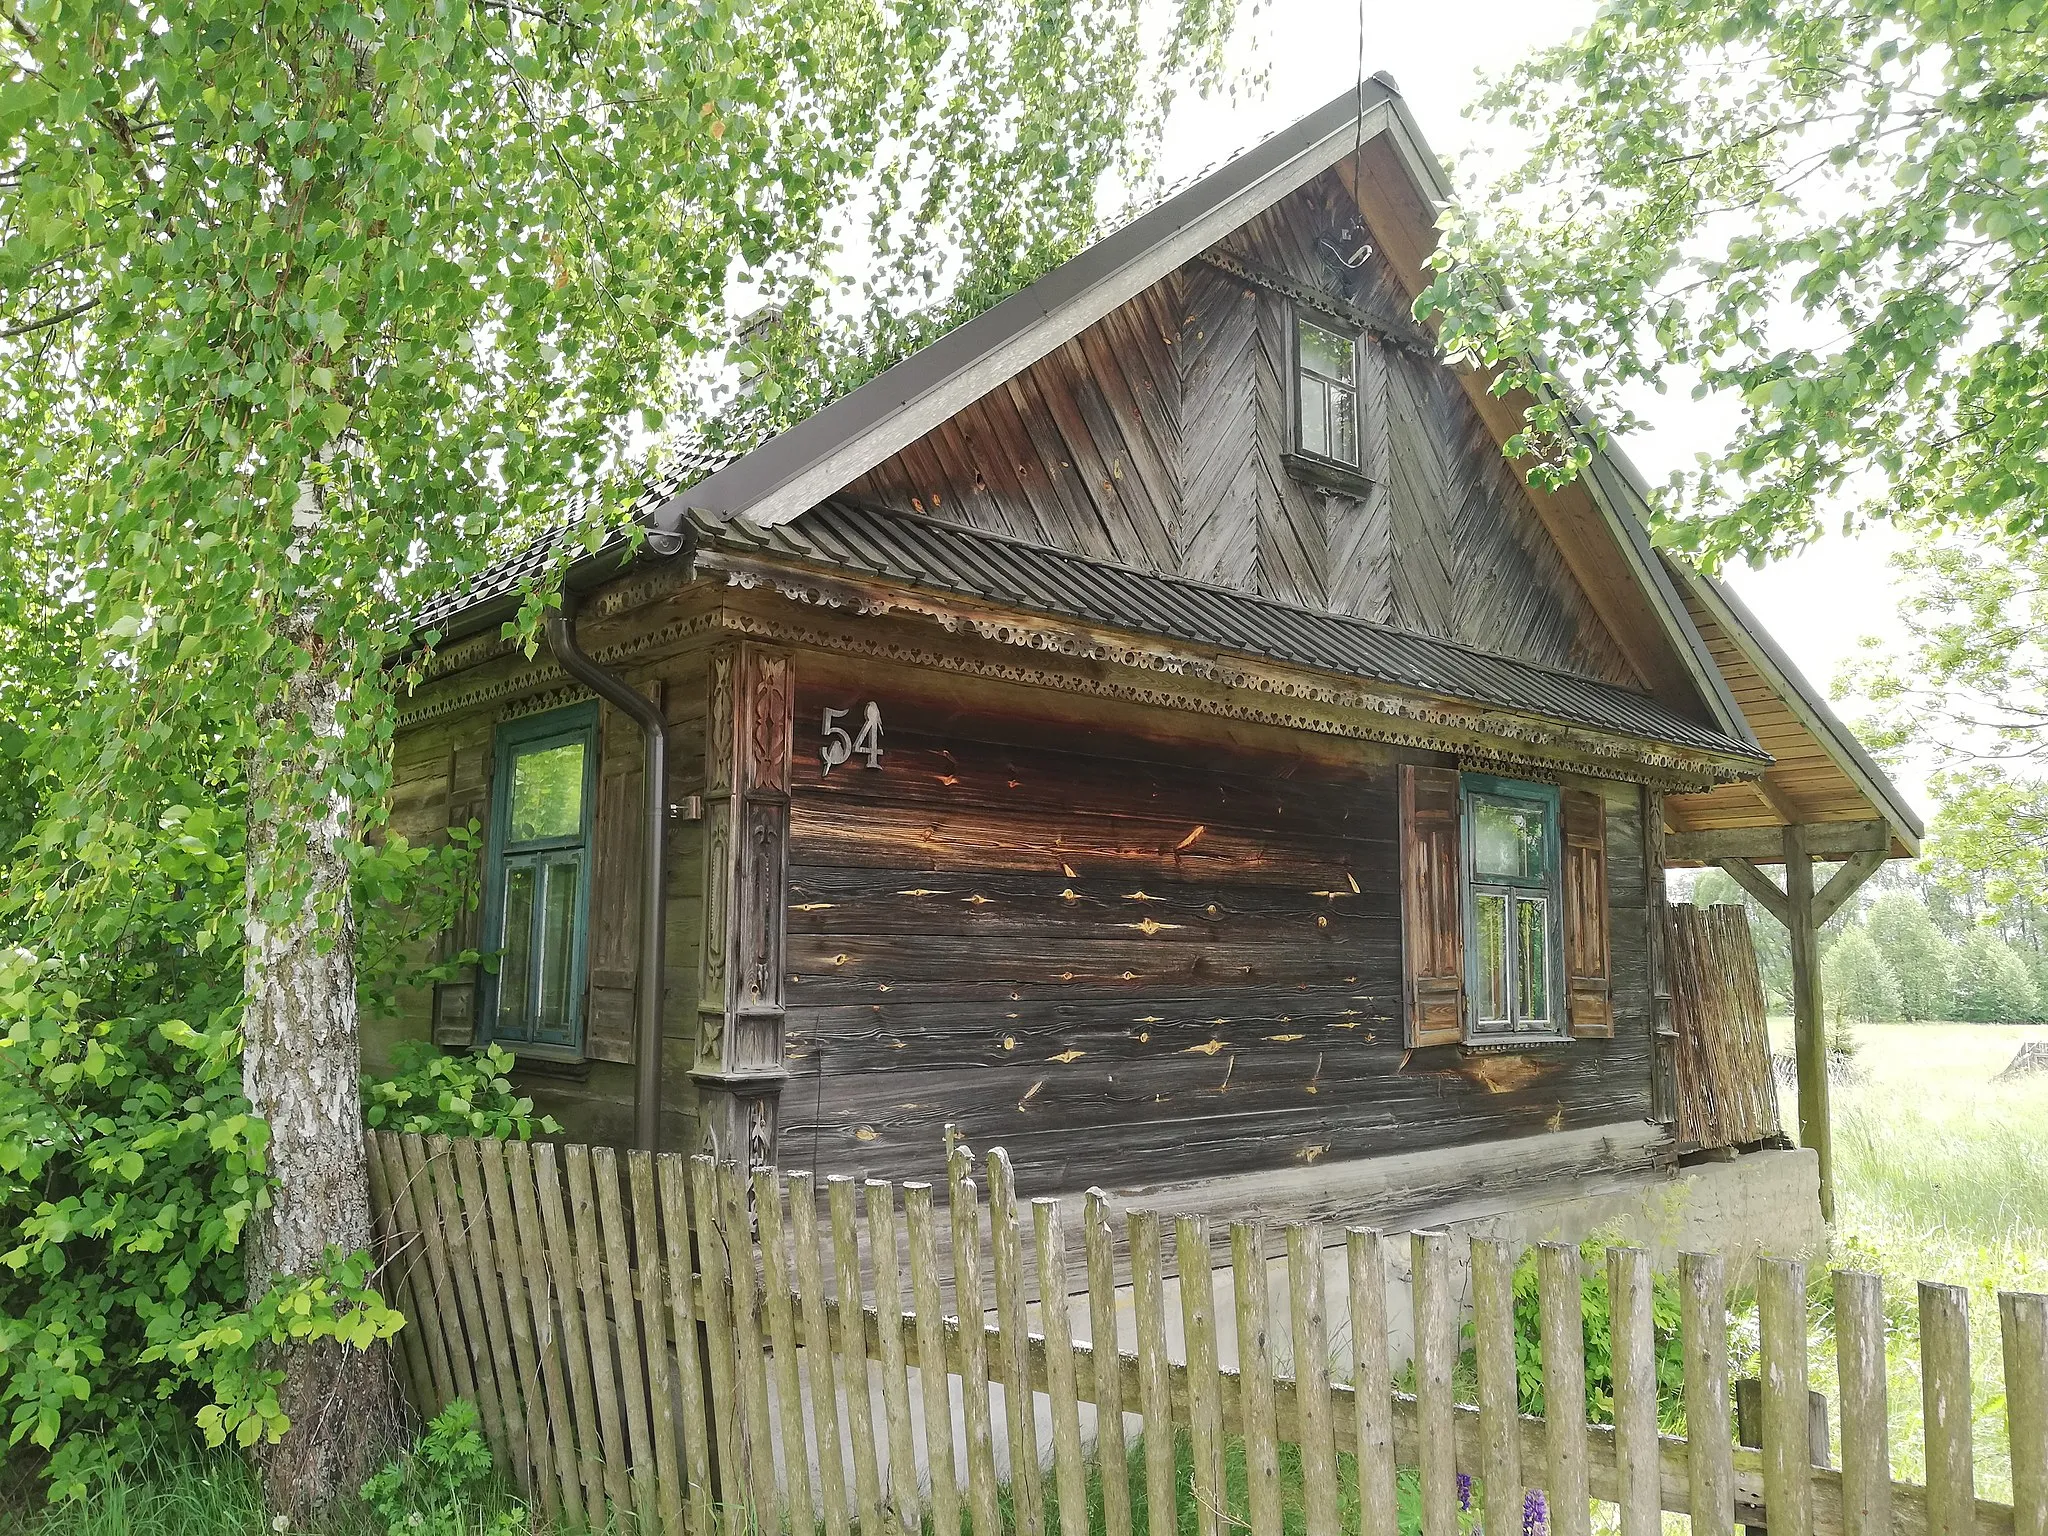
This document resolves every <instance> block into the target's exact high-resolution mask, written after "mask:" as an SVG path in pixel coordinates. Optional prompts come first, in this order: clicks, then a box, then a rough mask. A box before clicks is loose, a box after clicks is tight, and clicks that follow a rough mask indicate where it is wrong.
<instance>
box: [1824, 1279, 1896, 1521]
mask: <svg viewBox="0 0 2048 1536" xmlns="http://www.w3.org/2000/svg"><path fill="white" fill-rule="evenodd" d="M1835 1374H1836V1379H1837V1380H1839V1381H1840V1382H1841V1392H1842V1533H1843V1536H1890V1532H1891V1528H1892V1458H1891V1443H1890V1429H1889V1413H1888V1405H1887V1403H1886V1400H1885V1399H1886V1390H1885V1357H1884V1282H1883V1281H1882V1280H1880V1279H1879V1278H1878V1277H1877V1276H1876V1275H1864V1274H1855V1273H1852V1272H1850V1271H1847V1270H1841V1271H1837V1272H1836V1275H1835Z"/></svg>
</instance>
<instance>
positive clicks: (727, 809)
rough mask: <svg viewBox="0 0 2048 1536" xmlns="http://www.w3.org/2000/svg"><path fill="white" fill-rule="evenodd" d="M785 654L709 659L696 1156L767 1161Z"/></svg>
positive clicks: (776, 1040) (726, 654) (784, 871)
mask: <svg viewBox="0 0 2048 1536" xmlns="http://www.w3.org/2000/svg"><path fill="white" fill-rule="evenodd" d="M792 672H793V669H792V666H791V662H790V657H789V654H788V653H787V652H786V651H775V650H769V649H767V648H765V647H762V646H758V645H753V644H751V643H748V644H738V645H723V646H720V647H719V648H718V649H717V650H715V651H713V652H712V653H711V669H710V690H711V691H710V697H709V699H708V700H707V701H706V702H707V708H706V715H705V730H704V935H703V943H702V947H701V950H700V955H701V958H700V960H699V962H698V991H697V997H698V1002H697V1014H698V1018H697V1059H696V1062H695V1064H694V1066H693V1067H692V1069H691V1072H690V1076H691V1078H692V1080H693V1081H694V1082H695V1083H696V1085H697V1093H698V1103H699V1106H700V1113H701V1114H702V1117H703V1123H702V1126H701V1130H700V1135H701V1137H702V1141H703V1148H702V1150H704V1151H705V1152H708V1153H710V1154H711V1155H713V1156H715V1157H717V1158H720V1159H722V1160H724V1161H727V1162H733V1163H738V1164H739V1165H740V1166H741V1167H760V1166H763V1165H765V1164H772V1163H773V1162H774V1161H775V1128H776V1119H777V1106H778V1104H779V1101H780V1099H781V1095H782V1082H783V1079H784V1078H785V1077H786V1076H787V1075H788V1073H787V1069H786V1068H785V1067H784V1066H783V1057H782V1053H783V1038H782V1034H783V1030H782V1024H783V1009H782V977H783V972H784V969H785V967H784V965H783V912H784V906H785V903H786V902H787V900H788V896H787V890H786V888H787V885H788V873H789V871H788V866H789V778H790V711H791V708H792V701H793V699H794V694H795V689H794V683H793V676H792Z"/></svg>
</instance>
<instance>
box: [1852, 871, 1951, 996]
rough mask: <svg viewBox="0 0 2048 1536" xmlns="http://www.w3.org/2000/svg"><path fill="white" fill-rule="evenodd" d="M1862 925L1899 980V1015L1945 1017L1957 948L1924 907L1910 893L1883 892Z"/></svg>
mask: <svg viewBox="0 0 2048 1536" xmlns="http://www.w3.org/2000/svg"><path fill="white" fill-rule="evenodd" d="M1864 922H1865V926H1866V927H1867V928H1868V929H1869V931H1870V941H1871V942H1872V943H1873V944H1875V945H1876V946H1877V951H1878V953H1879V954H1880V955H1882V956H1883V957H1884V958H1885V961H1886V963H1887V964H1889V965H1890V966H1891V968H1892V974H1893V975H1894V976H1896V977H1897V978H1898V981H1899V1006H1900V1011H1901V1014H1902V1016H1903V1017H1905V1018H1908V1019H1914V1020H1924V1019H1939V1018H1942V1017H1945V1016H1946V1015H1947V1013H1948V1008H1949V994H1950V990H1951V987H1952V984H1953V978H1952V976H1951V975H1950V972H1951V970H1952V969H1953V964H1954V951H1955V945H1954V944H1953V943H1951V942H1950V940H1949V938H1948V936H1947V935H1946V934H1944V933H1943V932H1942V931H1941V930H1940V929H1939V928H1937V927H1935V926H1934V919H1933V918H1932V917H1930V916H1929V915H1928V912H1927V907H1926V904H1925V903H1924V902H1922V901H1921V900H1920V899H1919V898H1918V897H1917V896H1915V895H1913V894H1912V893H1911V892H1910V891H1887V892H1886V893H1885V894H1884V895H1882V896H1880V897H1878V898H1877V900H1876V901H1874V902H1872V903H1871V904H1870V912H1869V915H1868V916H1867V917H1866V918H1865V919H1864Z"/></svg>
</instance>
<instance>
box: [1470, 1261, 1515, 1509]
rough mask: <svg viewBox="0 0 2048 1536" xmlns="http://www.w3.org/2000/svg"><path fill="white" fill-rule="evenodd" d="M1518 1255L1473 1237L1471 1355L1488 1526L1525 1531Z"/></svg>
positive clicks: (1481, 1483) (1480, 1469)
mask: <svg viewBox="0 0 2048 1536" xmlns="http://www.w3.org/2000/svg"><path fill="white" fill-rule="evenodd" d="M1514 1288H1515V1256H1514V1251H1513V1250H1512V1249H1511V1248H1510V1247H1509V1246H1508V1245H1507V1244H1506V1243H1505V1242H1503V1241H1501V1240H1500V1239H1499V1238H1492V1237H1475V1238H1473V1239H1472V1354H1473V1366H1474V1368H1475V1371H1476V1374H1477V1376H1478V1389H1479V1485H1480V1492H1481V1495H1482V1497H1483V1499H1484V1504H1483V1505H1482V1510H1483V1513H1484V1515H1485V1518H1486V1520H1487V1522H1488V1523H1489V1524H1491V1525H1492V1526H1494V1527H1496V1528H1502V1527H1504V1528H1505V1529H1507V1531H1508V1533H1509V1536H1514V1533H1515V1532H1516V1531H1518V1530H1519V1529H1520V1527H1521V1521H1522V1464H1521V1455H1520V1451H1521V1442H1520V1434H1521V1425H1520V1422H1519V1415H1520V1385H1519V1383H1518V1381H1517V1379H1516V1374H1515V1289H1514Z"/></svg>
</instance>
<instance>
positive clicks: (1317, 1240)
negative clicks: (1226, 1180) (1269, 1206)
mask: <svg viewBox="0 0 2048 1536" xmlns="http://www.w3.org/2000/svg"><path fill="white" fill-rule="evenodd" d="M1287 1313H1288V1323H1289V1337H1290V1342H1291V1343H1292V1344H1293V1346H1294V1401H1295V1408H1296V1412H1297V1413H1298V1414H1299V1416H1300V1426H1301V1427H1300V1430H1299V1435H1300V1440H1299V1444H1300V1449H1301V1485H1302V1503H1303V1505H1304V1510H1303V1513H1304V1516H1305V1520H1306V1525H1307V1533H1308V1536H1337V1441H1336V1435H1335V1433H1334V1431H1333V1430H1332V1429H1331V1426H1330V1342H1329V1337H1328V1333H1327V1331H1326V1328H1325V1325H1324V1321H1323V1241H1322V1232H1321V1230H1320V1229H1319V1228H1317V1227H1316V1226H1315V1224H1314V1223H1312V1222H1295V1223H1292V1224H1291V1225H1289V1227H1288V1228H1287Z"/></svg>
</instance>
